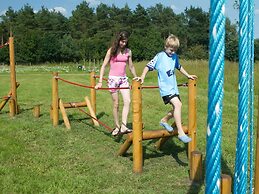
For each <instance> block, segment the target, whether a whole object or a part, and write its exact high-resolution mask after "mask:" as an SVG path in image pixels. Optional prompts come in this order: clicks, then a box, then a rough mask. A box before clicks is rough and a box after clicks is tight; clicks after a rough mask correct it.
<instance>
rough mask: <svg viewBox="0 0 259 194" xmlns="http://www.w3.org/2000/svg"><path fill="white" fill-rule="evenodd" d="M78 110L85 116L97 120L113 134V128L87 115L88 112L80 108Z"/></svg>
mask: <svg viewBox="0 0 259 194" xmlns="http://www.w3.org/2000/svg"><path fill="white" fill-rule="evenodd" d="M77 108H78V110H79V111H81V112H82V113H84V114H86V115H88V116H89V117H91V118H92V119H94V120H96V121H97V122H98V123H99V124H101V125H102V126H103V127H104V128H106V129H107V130H108V131H110V132H112V130H113V129H112V128H111V127H109V126H108V125H106V124H104V123H103V122H101V121H100V120H98V119H96V118H94V117H92V116H91V115H90V114H89V113H87V112H86V111H84V110H83V109H81V108H79V107H77Z"/></svg>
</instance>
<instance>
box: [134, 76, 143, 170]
mask: <svg viewBox="0 0 259 194" xmlns="http://www.w3.org/2000/svg"><path fill="white" fill-rule="evenodd" d="M140 88H141V87H140V81H136V80H133V81H132V112H133V115H132V120H133V122H132V126H133V133H132V134H133V172H135V173H142V171H143V147H142V134H143V133H142V127H143V123H142V92H141V89H140Z"/></svg>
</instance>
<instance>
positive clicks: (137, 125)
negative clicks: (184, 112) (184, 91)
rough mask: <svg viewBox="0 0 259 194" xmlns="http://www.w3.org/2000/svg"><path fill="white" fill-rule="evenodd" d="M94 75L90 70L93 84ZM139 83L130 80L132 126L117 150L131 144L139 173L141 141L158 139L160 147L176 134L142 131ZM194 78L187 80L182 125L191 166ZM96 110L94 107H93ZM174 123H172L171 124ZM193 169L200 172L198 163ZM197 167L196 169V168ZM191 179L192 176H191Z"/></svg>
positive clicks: (141, 151)
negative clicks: (183, 122) (185, 109)
mask: <svg viewBox="0 0 259 194" xmlns="http://www.w3.org/2000/svg"><path fill="white" fill-rule="evenodd" d="M95 79H96V76H95V75H94V72H91V75H90V83H91V86H93V87H94V86H95V83H96V80H95ZM141 89H142V88H141V84H140V82H139V81H136V80H133V82H132V112H133V115H132V126H133V132H132V133H130V134H128V135H127V138H126V140H125V142H124V143H123V145H122V146H121V148H120V149H119V151H118V155H123V154H125V153H126V152H127V150H128V149H129V147H130V146H131V145H132V144H133V171H134V172H135V173H141V172H142V171H143V147H142V141H143V140H148V139H159V140H158V141H157V142H156V145H155V146H156V148H157V149H160V148H161V146H162V145H163V144H164V143H165V142H166V141H167V140H168V139H169V138H170V137H171V136H174V135H176V133H177V132H176V130H175V132H172V133H169V132H168V131H167V130H164V129H163V130H151V131H142V129H143V122H142V93H141ZM196 95H197V94H196V80H189V81H188V96H189V97H188V126H187V127H186V126H183V129H184V131H185V133H187V134H188V135H189V136H190V137H191V138H192V141H191V142H190V143H188V158H189V164H190V166H191V153H192V152H193V151H195V150H196V128H197V116H196V115H197V113H196V112H197V107H196ZM91 96H92V98H91V102H92V104H94V105H96V94H95V90H93V92H91ZM95 110H96V109H95ZM173 125H174V124H173ZM192 166H193V168H195V169H193V171H195V172H197V171H199V172H200V170H201V169H200V165H192ZM196 168H198V169H196ZM191 179H192V177H191Z"/></svg>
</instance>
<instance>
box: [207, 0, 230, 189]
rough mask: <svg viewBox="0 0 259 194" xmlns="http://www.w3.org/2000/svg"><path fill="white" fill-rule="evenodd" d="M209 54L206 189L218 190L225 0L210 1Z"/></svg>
mask: <svg viewBox="0 0 259 194" xmlns="http://www.w3.org/2000/svg"><path fill="white" fill-rule="evenodd" d="M210 5H211V12H210V58H209V89H208V118H207V137H206V139H207V146H206V185H205V193H208V194H211V193H212V194H214V193H220V176H221V136H222V133H221V128H222V109H223V106H222V104H223V96H224V93H223V84H224V55H225V23H226V17H225V0H218V1H214V0H211V1H210Z"/></svg>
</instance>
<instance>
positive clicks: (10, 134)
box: [0, 61, 259, 194]
mask: <svg viewBox="0 0 259 194" xmlns="http://www.w3.org/2000/svg"><path fill="white" fill-rule="evenodd" d="M182 64H183V66H184V67H185V69H186V70H187V71H188V72H189V73H192V74H196V75H197V76H198V77H199V79H198V85H197V86H198V87H197V89H198V91H197V94H198V96H197V112H198V121H197V123H198V126H197V127H198V129H197V135H198V136H197V149H198V150H200V151H201V152H202V153H203V160H204V159H205V150H206V128H207V127H206V125H207V124H206V122H207V102H208V99H207V94H208V81H207V80H208V64H207V62H206V61H182ZM144 65H145V62H142V63H136V64H135V66H136V68H137V73H138V74H140V73H141V72H142V69H143V67H144ZM258 66H259V64H258V63H257V64H256V68H255V83H259V80H258V79H259V78H258V72H259V71H258V70H259V67H258ZM5 68H7V67H5ZM56 70H60V77H63V78H65V79H68V80H71V81H75V82H80V83H84V84H86V85H89V75H88V73H87V72H82V71H78V70H77V66H76V65H74V66H73V65H71V64H70V65H62V66H60V67H59V66H55V67H52V66H51V65H49V66H48V67H42V66H31V67H24V66H18V67H17V81H19V82H20V84H21V85H20V87H19V89H18V91H17V94H18V102H19V105H20V108H21V113H20V114H18V115H17V116H16V117H15V118H10V117H9V113H8V112H9V110H8V106H7V105H6V106H5V108H4V109H3V110H2V111H1V113H0V193H127V194H128V193H176V194H185V193H204V182H203V183H202V184H192V182H191V181H190V180H189V167H188V159H187V157H186V147H185V145H184V144H183V143H181V142H179V140H178V139H177V138H175V137H174V138H172V139H171V140H169V141H168V142H167V143H166V144H165V145H164V147H163V149H162V150H161V151H157V150H156V149H155V148H154V142H155V141H154V140H150V141H144V143H143V148H144V149H143V150H144V166H143V173H142V174H134V173H133V172H132V159H133V158H132V148H130V149H129V151H128V152H127V155H126V156H124V157H119V156H117V152H118V150H119V148H120V146H121V145H122V143H123V141H124V139H123V138H121V137H117V138H114V137H112V136H111V135H110V134H109V133H108V131H107V130H106V129H105V128H104V127H94V126H93V125H92V124H91V120H90V119H89V118H88V117H87V116H86V115H84V114H82V113H81V112H79V111H78V110H75V109H70V110H67V114H68V116H69V119H70V122H71V126H72V129H71V130H70V131H67V130H66V129H65V126H64V123H63V122H62V120H61V116H60V125H59V126H58V127H56V128H54V127H52V122H51V120H50V115H49V108H50V104H51V78H52V74H51V71H56ZM0 72H1V74H0V85H1V87H0V96H4V95H6V94H7V93H8V91H9V88H10V84H9V80H10V76H9V74H8V71H7V70H4V69H3V67H0ZM106 75H107V73H106ZM177 76H178V83H185V82H186V81H187V80H186V78H184V77H183V76H181V75H179V74H178V75H177ZM145 85H157V78H156V72H151V73H149V74H148V75H147V78H146V80H145ZM237 85H238V66H237V64H233V63H229V62H226V65H225V84H224V88H225V89H224V90H225V93H224V108H223V128H222V135H223V137H222V172H223V173H227V174H230V175H231V176H233V170H234V162H235V147H236V133H237V132H236V131H237V115H238V114H237V111H238V110H237V109H238V93H237ZM258 89H259V86H258V85H255V94H256V96H255V121H256V116H257V99H258ZM180 94H181V99H182V101H183V121H184V123H185V124H186V123H187V108H188V105H187V95H188V94H187V88H180ZM59 95H60V98H61V99H62V100H63V102H68V101H83V100H84V96H86V95H87V96H90V92H89V90H88V89H84V88H79V87H74V86H70V85H68V84H66V83H62V82H59ZM36 104H41V116H40V118H34V117H33V114H32V108H33V106H34V105H36ZM111 106H112V103H111V97H110V95H109V93H108V92H107V91H97V116H98V118H99V119H100V120H101V121H102V122H104V123H105V124H107V125H108V126H110V127H113V117H112V112H111ZM169 109H170V106H165V105H163V102H162V100H161V98H160V96H159V92H158V89H154V90H143V122H144V124H145V129H144V130H152V129H158V128H160V127H159V125H158V122H159V120H160V119H161V117H162V116H163V115H164V114H165V113H166V112H167V111H168V110H169ZM131 116H132V115H131V113H130V116H129V124H131V121H132V118H131ZM203 165H205V162H204V161H203Z"/></svg>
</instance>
